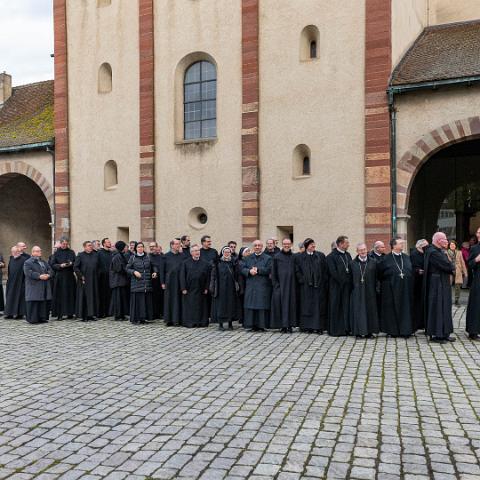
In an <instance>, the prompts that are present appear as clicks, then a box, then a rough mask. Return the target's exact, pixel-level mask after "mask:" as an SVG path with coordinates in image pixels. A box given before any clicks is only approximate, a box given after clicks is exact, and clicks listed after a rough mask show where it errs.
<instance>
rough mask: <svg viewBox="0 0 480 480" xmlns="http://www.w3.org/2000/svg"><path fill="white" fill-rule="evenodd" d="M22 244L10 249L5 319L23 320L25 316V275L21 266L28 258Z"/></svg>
mask: <svg viewBox="0 0 480 480" xmlns="http://www.w3.org/2000/svg"><path fill="white" fill-rule="evenodd" d="M25 249H26V245H25V243H23V242H19V243H17V245H16V246H15V247H12V251H11V253H12V255H11V257H10V260H9V262H8V276H7V292H6V293H7V295H6V302H5V318H15V319H20V318H23V317H24V316H25V314H26V311H27V310H26V304H25V274H24V273H23V264H24V263H25V262H26V261H27V260H28V259H29V258H30V255H27V254H26V253H25Z"/></svg>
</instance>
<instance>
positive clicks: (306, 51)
mask: <svg viewBox="0 0 480 480" xmlns="http://www.w3.org/2000/svg"><path fill="white" fill-rule="evenodd" d="M319 42H320V32H319V31H318V28H317V27H316V26H315V25H308V26H307V27H305V28H304V29H303V30H302V35H301V37H300V60H302V61H307V60H315V59H317V58H318V48H319V45H320V43H319Z"/></svg>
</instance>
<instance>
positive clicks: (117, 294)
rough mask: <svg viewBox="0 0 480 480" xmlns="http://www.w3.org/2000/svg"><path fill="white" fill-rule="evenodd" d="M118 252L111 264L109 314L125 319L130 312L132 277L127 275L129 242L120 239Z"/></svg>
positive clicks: (116, 246) (116, 245)
mask: <svg viewBox="0 0 480 480" xmlns="http://www.w3.org/2000/svg"><path fill="white" fill-rule="evenodd" d="M115 249H116V252H115V253H114V254H113V256H112V262H111V264H110V289H111V291H112V300H111V302H110V312H109V314H110V315H111V316H113V317H114V318H115V320H125V317H126V316H127V315H129V313H130V279H129V277H128V275H127V263H128V260H129V258H130V255H128V253H127V252H128V249H127V244H126V243H125V242H122V241H121V240H119V241H118V242H117V243H116V244H115Z"/></svg>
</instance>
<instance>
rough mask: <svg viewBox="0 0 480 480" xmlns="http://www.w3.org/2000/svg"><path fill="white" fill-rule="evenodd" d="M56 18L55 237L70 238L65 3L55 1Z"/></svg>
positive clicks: (54, 12) (64, 1) (63, 0)
mask: <svg viewBox="0 0 480 480" xmlns="http://www.w3.org/2000/svg"><path fill="white" fill-rule="evenodd" d="M53 16H54V35H55V42H54V51H55V61H54V68H55V85H54V92H55V95H54V112H55V119H54V129H55V160H54V161H55V219H54V221H55V236H56V238H59V237H61V236H63V235H65V236H69V235H70V176H69V139H68V66H67V65H68V64H67V55H68V52H67V6H66V0H54V1H53Z"/></svg>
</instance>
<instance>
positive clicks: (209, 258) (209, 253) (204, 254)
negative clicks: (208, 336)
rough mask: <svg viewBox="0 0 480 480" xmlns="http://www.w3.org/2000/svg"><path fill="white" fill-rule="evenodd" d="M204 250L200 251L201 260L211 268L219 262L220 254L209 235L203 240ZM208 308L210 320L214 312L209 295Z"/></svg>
mask: <svg viewBox="0 0 480 480" xmlns="http://www.w3.org/2000/svg"><path fill="white" fill-rule="evenodd" d="M200 241H201V244H202V248H201V249H200V258H201V259H202V260H203V261H205V262H207V263H208V264H209V266H210V267H212V265H213V264H214V263H215V262H216V261H217V260H218V252H217V250H215V248H213V247H212V239H211V237H210V236H209V235H204V236H203V237H202V238H201V240H200ZM207 308H208V317H209V318H210V315H211V312H212V295H211V294H210V292H208V293H207Z"/></svg>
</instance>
